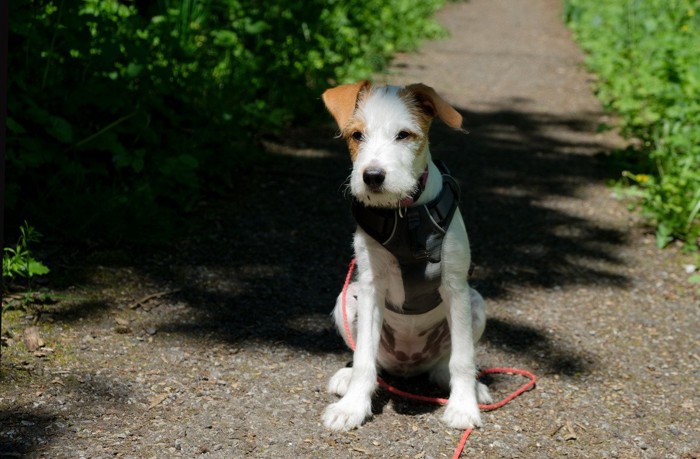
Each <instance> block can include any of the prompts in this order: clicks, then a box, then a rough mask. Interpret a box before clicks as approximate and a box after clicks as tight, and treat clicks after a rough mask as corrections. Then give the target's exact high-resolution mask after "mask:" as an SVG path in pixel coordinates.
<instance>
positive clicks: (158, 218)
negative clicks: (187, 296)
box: [6, 0, 443, 242]
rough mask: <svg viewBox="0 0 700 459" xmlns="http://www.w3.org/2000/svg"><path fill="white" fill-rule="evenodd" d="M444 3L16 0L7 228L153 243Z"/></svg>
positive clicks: (376, 64)
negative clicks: (272, 137)
mask: <svg viewBox="0 0 700 459" xmlns="http://www.w3.org/2000/svg"><path fill="white" fill-rule="evenodd" d="M442 3H443V0H429V1H425V2H414V1H411V0H363V1H359V0H309V1H305V2H299V1H292V0H272V1H267V2H260V1H254V0H76V1H72V0H13V1H12V2H10V3H9V12H10V17H11V18H12V20H11V21H10V27H9V51H10V53H9V62H8V68H9V69H10V71H9V72H8V76H9V87H8V106H7V115H8V116H7V133H8V134H7V155H6V167H7V174H6V177H7V188H6V209H7V211H8V215H7V218H6V223H7V227H8V228H17V227H18V226H19V224H20V223H21V222H22V221H23V220H25V219H27V220H29V221H32V222H33V224H34V225H36V226H37V227H38V228H41V229H42V231H44V232H45V233H46V234H47V237H60V238H71V239H73V240H101V239H109V240H113V241H117V242H118V241H120V240H123V239H133V238H138V239H148V238H151V239H154V240H158V239H162V238H163V237H164V236H166V237H167V235H168V232H169V231H172V229H173V228H176V227H177V226H178V225H177V224H176V223H175V222H176V220H177V219H178V218H179V217H180V216H181V215H182V213H183V212H187V211H188V210H190V209H192V208H194V207H195V206H196V205H197V203H198V202H199V201H200V200H201V198H202V196H203V195H206V194H209V193H220V192H222V191H225V190H226V189H227V188H229V187H230V186H231V184H232V183H233V182H235V181H237V180H241V179H242V174H240V173H239V170H238V168H239V165H240V163H241V162H243V161H244V160H245V159H246V158H251V157H255V156H256V155H257V154H258V151H259V148H258V147H257V144H256V142H255V140H256V138H257V137H258V136H259V135H260V134H261V133H266V132H268V133H269V132H276V131H278V130H280V129H281V128H283V127H284V126H286V125H288V124H289V123H292V122H308V121H309V120H310V119H313V118H314V117H316V116H319V114H322V113H323V109H322V104H321V102H320V98H319V94H320V93H321V92H322V91H323V90H324V89H325V88H326V87H328V86H329V85H332V84H335V83H338V82H346V81H349V80H354V79H359V78H364V77H368V76H370V75H371V74H372V73H373V72H376V71H378V70H381V69H382V68H383V67H384V66H385V65H386V63H387V61H388V59H389V58H390V57H391V55H392V54H393V53H395V52H396V51H398V50H408V49H410V48H412V47H414V46H416V45H417V43H418V42H419V40H420V39H422V38H426V37H435V36H437V35H440V34H441V33H443V32H442V29H441V28H440V27H438V26H437V25H436V24H435V23H434V22H433V21H432V19H431V17H432V14H433V12H434V11H435V10H436V9H437V8H439V7H440V6H441V5H442Z"/></svg>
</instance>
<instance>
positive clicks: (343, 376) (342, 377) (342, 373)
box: [328, 368, 352, 397]
mask: <svg viewBox="0 0 700 459" xmlns="http://www.w3.org/2000/svg"><path fill="white" fill-rule="evenodd" d="M351 377H352V368H341V369H340V370H338V371H336V373H335V374H334V375H333V377H331V380H330V381H328V392H330V393H331V394H336V395H340V396H341V397H342V396H343V395H345V394H346V392H347V391H348V386H349V385H350V378H351Z"/></svg>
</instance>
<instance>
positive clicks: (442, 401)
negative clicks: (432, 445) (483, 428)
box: [340, 258, 537, 459]
mask: <svg viewBox="0 0 700 459" xmlns="http://www.w3.org/2000/svg"><path fill="white" fill-rule="evenodd" d="M355 262H356V260H355V259H354V258H353V259H352V261H350V267H349V269H348V274H347V276H346V277H345V284H344V285H343V292H342V293H341V298H340V304H341V308H342V313H343V328H344V329H345V335H346V336H347V337H348V343H349V344H350V349H352V350H353V351H354V350H355V340H354V339H353V338H352V333H351V331H350V323H349V321H348V314H347V299H346V297H347V291H348V285H350V280H351V279H352V273H353V271H354V270H355ZM490 374H509V375H520V376H524V377H526V378H528V380H529V381H527V382H525V383H524V384H523V385H522V386H520V387H519V388H518V389H517V390H515V391H514V392H513V393H511V394H510V395H508V396H507V397H505V398H504V399H503V400H500V401H498V402H496V403H491V404H488V405H487V404H479V408H480V409H482V410H484V411H492V410H496V409H498V408H501V407H502V406H504V405H506V404H508V402H510V401H511V400H513V399H514V398H516V397H518V396H519V395H520V394H522V393H523V392H526V391H528V390H530V389H532V388H533V387H535V383H536V382H537V377H535V375H534V374H532V373H530V372H529V371H527V370H519V369H517V368H500V367H499V368H487V369H485V370H482V371H481V372H480V373H479V374H478V375H477V379H478V378H481V377H483V376H485V375H490ZM377 382H378V383H379V385H380V386H381V387H383V388H384V389H385V390H387V391H388V392H390V393H392V394H395V395H398V396H400V397H404V398H408V399H411V400H418V401H421V402H428V403H436V404H438V405H445V404H447V400H448V399H446V398H440V397H426V396H424V395H417V394H412V393H410V392H406V391H403V390H401V389H397V388H396V387H394V386H392V385H391V384H389V383H387V382H386V381H384V380H383V379H382V378H380V377H377ZM473 431H474V428H469V429H466V430H465V431H464V433H463V434H462V437H461V438H460V440H459V443H458V444H457V448H456V449H455V452H454V455H453V456H452V459H458V458H459V456H460V455H461V454H462V451H463V450H464V446H465V445H466V444H467V439H468V438H469V436H470V435H471V433H472V432H473Z"/></svg>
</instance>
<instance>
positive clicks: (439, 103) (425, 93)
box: [406, 83, 462, 129]
mask: <svg viewBox="0 0 700 459" xmlns="http://www.w3.org/2000/svg"><path fill="white" fill-rule="evenodd" d="M406 89H407V90H409V91H410V92H411V93H413V95H414V96H415V97H416V99H417V100H418V102H420V103H421V104H423V106H424V107H426V109H427V110H428V112H429V114H430V115H431V116H438V117H439V118H440V119H441V120H442V121H444V122H445V124H447V125H448V126H450V127H451V128H454V129H462V115H460V114H459V112H458V111H457V110H455V109H454V108H452V106H451V105H450V104H448V103H447V102H446V101H445V99H443V98H442V97H440V96H439V95H438V93H437V92H435V90H434V89H433V88H431V87H430V86H426V85H424V84H423V83H418V84H411V85H408V86H406Z"/></svg>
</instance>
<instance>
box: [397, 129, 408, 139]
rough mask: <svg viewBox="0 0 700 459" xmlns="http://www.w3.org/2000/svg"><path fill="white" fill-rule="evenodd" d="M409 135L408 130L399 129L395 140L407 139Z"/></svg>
mask: <svg viewBox="0 0 700 459" xmlns="http://www.w3.org/2000/svg"><path fill="white" fill-rule="evenodd" d="M410 136H411V133H410V132H408V131H400V132H399V133H398V134H396V140H403V139H407V138H409V137H410Z"/></svg>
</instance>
